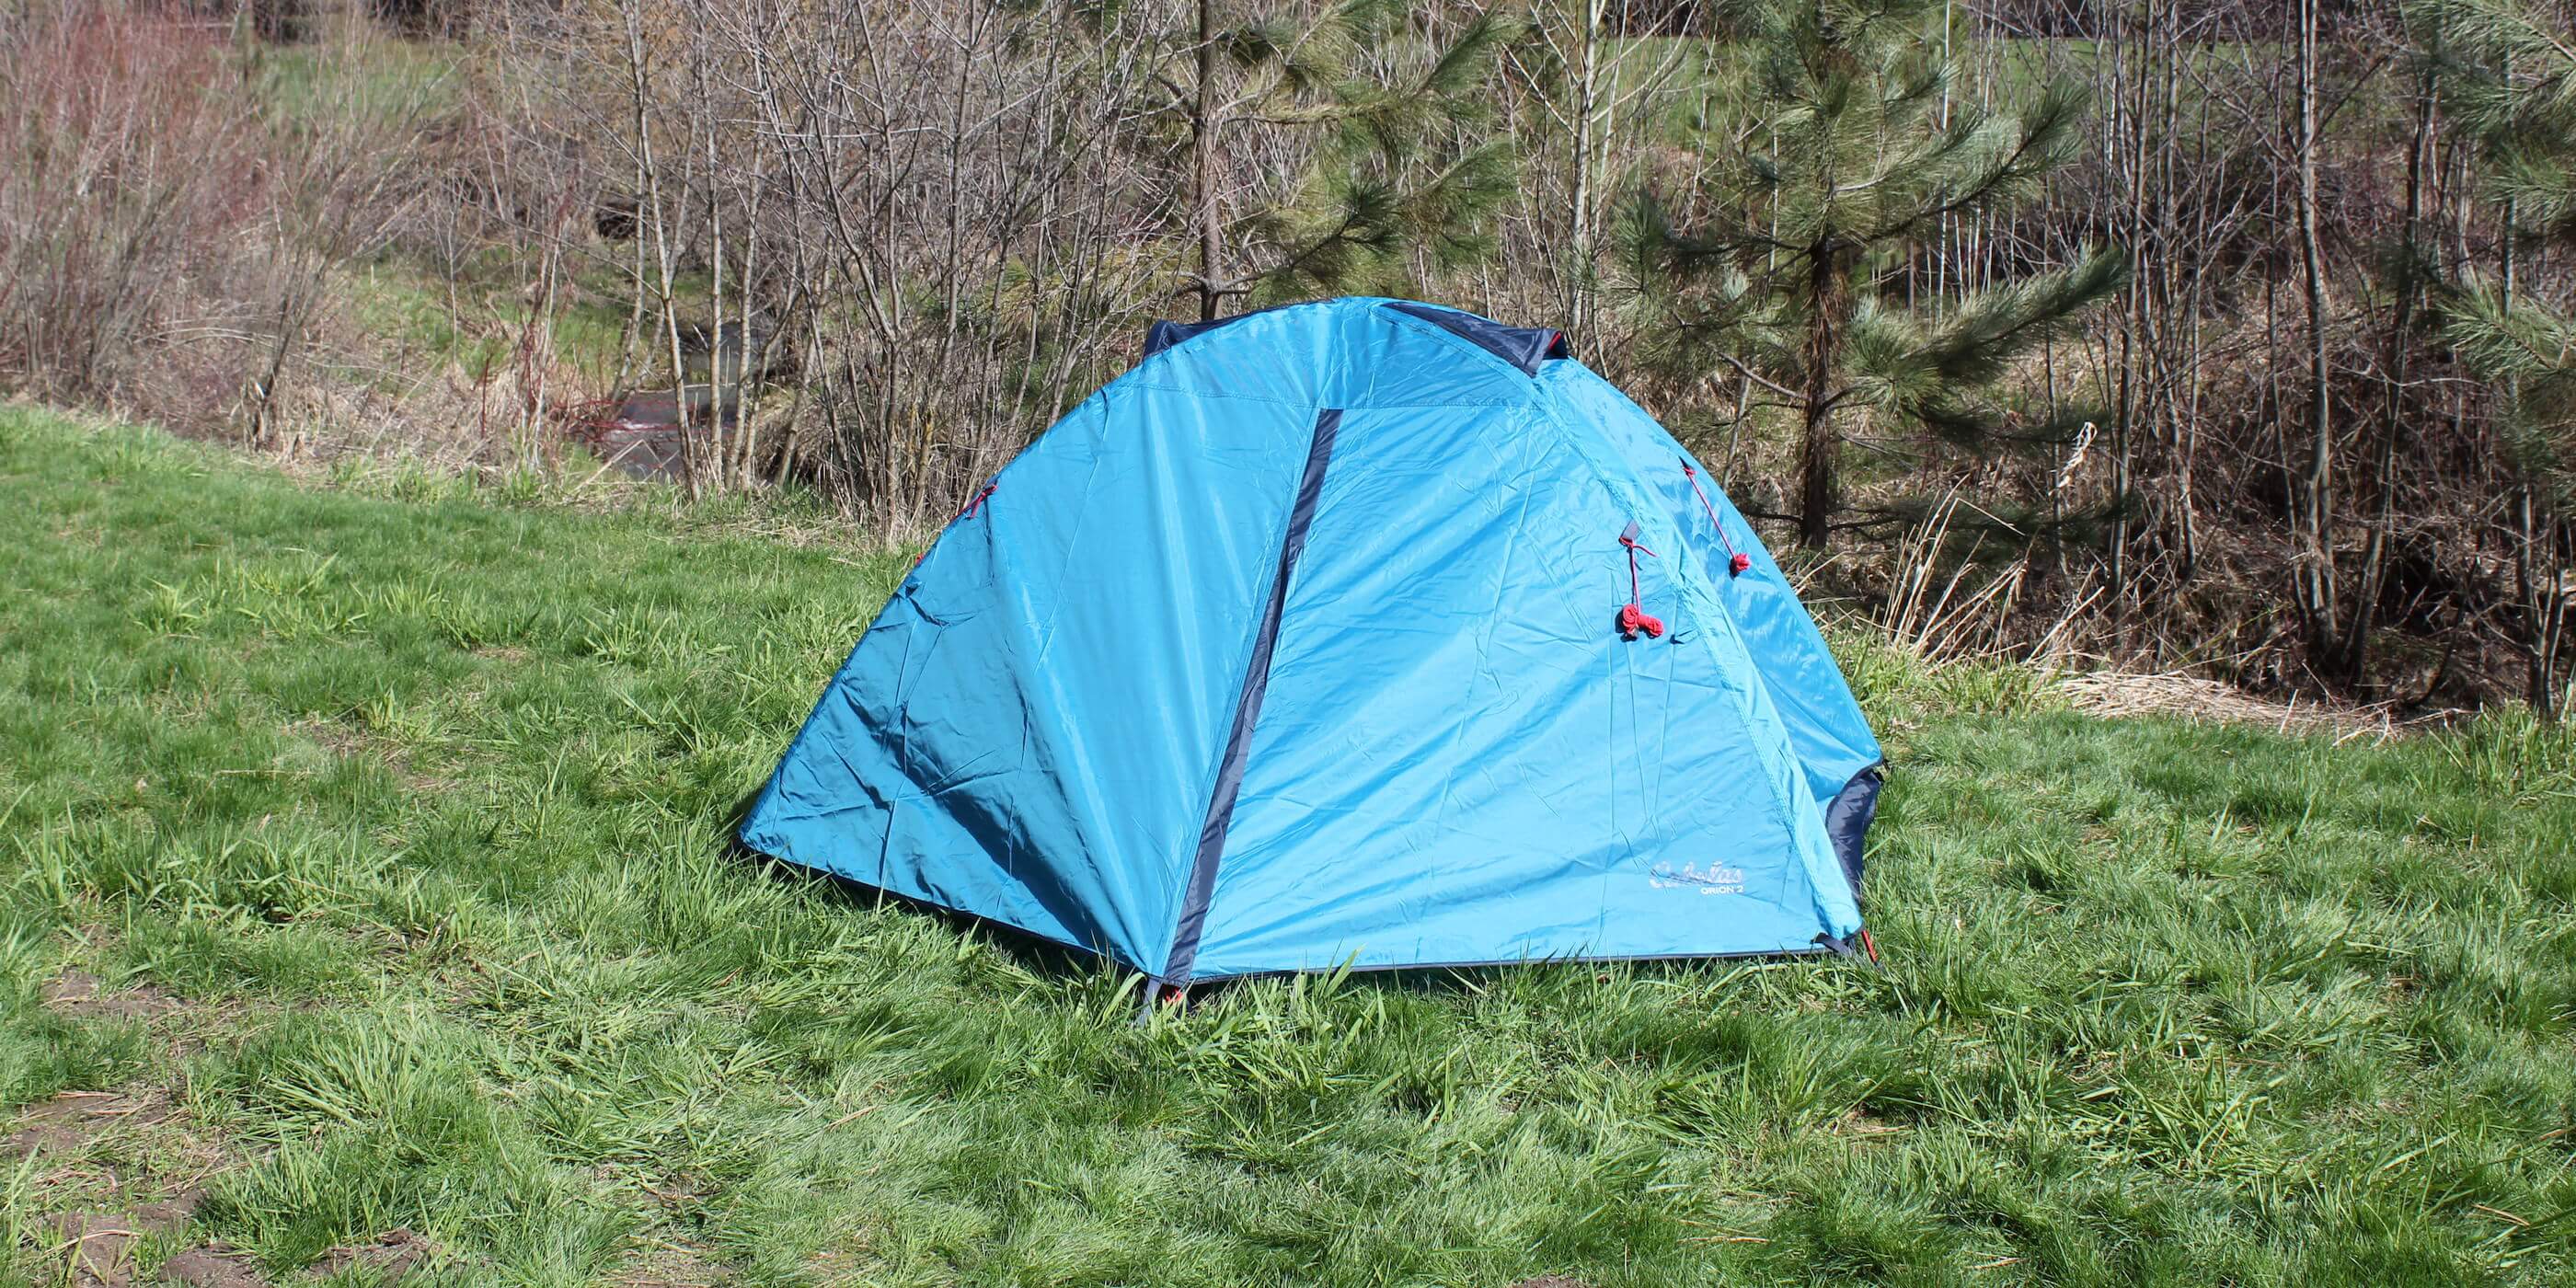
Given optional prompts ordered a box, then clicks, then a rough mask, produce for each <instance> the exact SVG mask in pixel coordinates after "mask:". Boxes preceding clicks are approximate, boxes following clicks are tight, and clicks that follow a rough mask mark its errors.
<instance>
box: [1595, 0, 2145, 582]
mask: <svg viewBox="0 0 2576 1288" xmlns="http://www.w3.org/2000/svg"><path fill="white" fill-rule="evenodd" d="M1945 12H1946V8H1945V6H1944V5H1943V4H1941V3H1940V0H1737V2H1736V3H1734V4H1733V5H1731V6H1730V7H1729V8H1728V9H1727V11H1726V14H1725V16H1726V19H1727V22H1726V34H1725V35H1723V36H1721V37H1720V39H1721V40H1722V41H1731V43H1732V45H1733V47H1732V48H1725V47H1722V48H1720V49H1719V50H1717V51H1715V56H1714V57H1713V58H1712V64H1713V65H1715V66H1719V67H1724V66H1727V65H1729V63H1730V57H1731V56H1733V55H1750V58H1749V59H1735V61H1736V62H1738V63H1741V62H1746V61H1749V62H1750V63H1751V64H1752V66H1753V80H1752V83H1751V85H1750V86H1749V89H1750V92H1749V93H1748V94H1747V95H1746V96H1745V98H1746V102H1747V109H1746V110H1747V112H1748V113H1749V119H1744V120H1734V119H1729V120H1725V121H1722V122H1712V123H1711V125H1709V126H1708V127H1704V128H1706V130H1707V132H1706V133H1705V134H1703V136H1702V138H1701V140H1700V150H1701V152H1702V153H1703V155H1704V157H1705V159H1706V161H1707V163H1708V164H1707V166H1706V168H1705V174H1706V178H1705V179H1703V180H1702V181H1701V182H1700V184H1699V186H1698V187H1697V189H1696V190H1695V191H1693V192H1690V193H1687V194H1679V195H1674V194H1667V193H1663V192H1658V191H1656V190H1654V189H1652V188H1648V189H1646V190H1644V191H1641V192H1640V194H1639V199H1638V201H1637V203H1636V206H1635V210H1634V216H1633V224H1632V228H1631V238H1630V244H1631V247H1632V250H1633V254H1634V257H1635V263H1634V265H1633V268H1634V270H1635V272H1636V274H1637V277H1638V281H1639V286H1640V288H1641V293H1642V298H1643V299H1644V301H1645V302H1646V304H1647V306H1648V307H1649V308H1650V309H1652V310H1653V311H1654V312H1655V313H1656V314H1657V321H1658V323H1659V325H1660V327H1661V329H1662V331H1663V333H1664V334H1665V335H1666V336H1667V337H1668V339H1667V345H1666V349H1665V351H1664V352H1663V353H1662V354H1661V355H1659V356H1660V358H1661V359H1662V360H1663V361H1665V362H1666V363H1668V364H1670V365H1672V366H1673V367H1675V368H1677V369H1679V370H1682V371H1685V372H1688V373H1691V374H1695V375H1703V376H1704V375H1712V374H1717V373H1718V372H1719V371H1720V370H1722V369H1731V370H1732V371H1733V372H1734V373H1735V375H1736V376H1738V377H1740V378H1741V379H1742V381H1744V382H1745V383H1746V384H1748V385H1749V386H1753V387H1758V388H1759V389H1760V390H1762V391H1765V392H1766V393H1767V395H1768V398H1767V399H1764V400H1763V401H1765V402H1767V403H1768V405H1770V406H1773V407H1778V408H1781V409H1783V410H1785V411H1787V412H1788V413H1789V414H1790V415H1791V416H1792V417H1794V419H1795V421H1796V424H1797V429H1798V466H1799V475H1800V487H1799V504H1798V532H1799V537H1800V540H1801V541H1802V542H1803V543H1804V544H1806V545H1808V546H1811V547H1817V548H1822V547H1824V546H1825V545H1827V544H1828V542H1829V540H1830V534H1831V531H1832V520H1833V516H1834V510H1835V506H1836V504H1837V499H1836V492H1837V486H1836V484H1837V474H1838V465H1839V457H1840V455H1841V449H1842V445H1843V442H1844V440H1845V438H1846V437H1847V433H1846V422H1847V421H1849V420H1851V419H1852V418H1854V417H1859V416H1867V417H1871V418H1873V422H1874V423H1875V424H1876V425H1877V426H1878V428H1879V429H1880V431H1881V432H1882V433H1884V432H1885V431H1887V430H1891V429H1895V428H1899V427H1911V428H1914V429H1918V430H1923V431H1929V432H1932V433H1937V434H1941V435H1943V436H1945V437H1949V438H1952V439H1958V440H1963V441H1975V440H1976V439H1978V438H1979V437H1981V436H1983V435H1984V434H1986V433H1987V432H1988V431H1990V430H1991V429H1993V428H1994V427H1995V426H1996V425H1997V424H1998V423H1999V422H2000V419H2001V410H2002V409H2001V408H2000V407H1999V405H1998V403H1997V401H1996V398H1997V393H1996V391H1997V385H1998V381H1999V378H2000V377H2001V376H2002V375H2003V373H2004V371H2005V369H2006V367H2007V365H2008V364H2009V363H2010V362H2011V360H2012V359H2013V358H2015V357H2016V356H2018V355H2020V354H2022V353H2025V352H2027V351H2029V350H2030V349H2031V348H2033V347H2035V346H2036V345H2038V344H2039V343H2040V342H2041V341H2043V340H2045V339H2047V338H2049V337H2052V336H2055V335H2059V334H2063V333H2064V332H2065V331H2067V330H2068V329H2069V328H2070V327H2071V325H2072V323H2073V322H2074V321H2075V319H2076V317H2077V315H2078V314H2080V313H2081V312H2082V311H2083V310H2084V309H2085V308H2086V307H2087V306H2089V305H2091V304H2093V303H2095V302H2097V301H2099V300H2101V299H2103V298H2104V297H2105V296H2108V295H2110V294H2111V293H2113V292H2115V291H2116V290H2118V289H2119V288H2120V286H2121V285H2122V283H2123V282H2124V281H2125V280H2126V275H2127V260H2126V257H2125V256H2123V255H2121V254H2118V253H2116V252H2110V251H2097V252H2094V253H2092V254H2089V255H2087V256H2085V257H2084V258H2083V259H2082V260H2081V261H2080V262H2078V263H2076V264H2074V265H2072V266H2069V267H2066V268H2063V269H2060V270H2057V271H2053V272H2044V273H2039V274H2034V275H2031V276H2027V277H2023V278H2021V279H2019V280H2016V281H2010V282H2006V283H2002V284H1999V285H1995V286H1992V287H1990V288H1989V289H1986V290H1983V291H1981V292H1977V293H1974V294H1972V295H1970V296H1968V297H1967V298H1966V299H1964V300H1959V301H1953V302H1951V303H1950V304H1949V306H1948V307H1947V308H1945V309H1943V310H1941V311H1939V312H1937V313H1933V312H1927V311H1921V310H1912V309H1908V308H1906V307H1904V306H1903V305H1902V304H1901V303H1899V302H1895V301H1891V300H1890V299H1888V298H1885V296H1884V295H1883V294H1882V292H1881V290H1880V289H1879V287H1880V284H1881V279H1882V278H1883V277H1885V276H1886V275H1887V274H1889V273H1890V272H1891V271H1892V270H1893V269H1894V268H1895V267H1896V266H1897V265H1898V264H1899V262H1900V260H1901V257H1902V256H1903V255H1904V254H1905V252H1907V251H1908V250H1909V249H1910V248H1911V247H1913V246H1914V245H1915V244H1916V243H1918V242H1919V241H1921V240H1924V239H1926V238H1928V237H1930V236H1933V235H1935V234H1937V233H1938V232H1939V231H1940V229H1941V228H1942V226H1943V221H1944V220H1945V219H1950V218H1953V217H1959V216H1965V215H1970V214H1973V213H1976V212H1979V211H1984V210H1990V209H1994V208H1997V207H2000V206H2002V205H2004V204H2006V203H2009V202H2011V201H2013V200H2015V199H2016V198H2019V197H2021V196H2023V195H2025V194H2027V193H2028V192H2029V191H2030V190H2031V189H2032V188H2033V187H2034V186H2035V185H2036V184H2037V183H2038V182H2039V181H2040V180H2041V179H2042V178H2044V177H2045V176H2047V175H2048V174H2049V173H2050V172H2051V171H2053V170H2055V169H2057V168H2058V166H2059V165H2061V164H2062V163H2063V162H2064V161H2065V160H2066V159H2067V157H2068V154H2069V151H2070V149H2071V148H2073V147H2075V146H2076V145H2077V143H2078V137H2077V133H2078V131H2077V127H2078V125H2079V124H2080V121H2081V117H2082V113H2083V107H2084V102H2083V98H2082V96H2081V95H2080V94H2079V93H2078V92H2076V91H2075V90H2073V89H2071V88H2068V87H2066V86H2064V85H2060V84H2051V85H2049V86H2047V87H2045V88H2043V89H2041V90H2040V91H2038V92H2037V93H2036V94H2033V95H2032V96H2030V99H2029V101H2028V102H2027V103H2026V104H2024V105H2023V106H2021V107H2020V108H2018V109H2017V110H2013V109H1995V108H1987V107H1983V106H1980V105H1979V104H1977V103H1975V102H1972V101H1968V100H1966V99H1954V98H1953V97H1952V96H1951V95H1950V93H1949V92H1948V90H1949V87H1950V85H1951V82H1952V78H1953V75H1954V67H1953V65H1952V63H1951V61H1950V59H1949V58H1948V56H1947V53H1946V46H1945V43H1944V42H1941V41H1939V40H1938V39H1937V36H1938V34H1939V32H1940V27H1939V23H1940V22H1941V21H1943V15H1944V14H1945ZM1677 212H1688V218H1689V223H1688V224H1687V226H1684V225H1683V224H1682V222H1681V217H1680V215H1679V214H1678V213H1677Z"/></svg>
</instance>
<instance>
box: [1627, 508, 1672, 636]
mask: <svg viewBox="0 0 2576 1288" xmlns="http://www.w3.org/2000/svg"><path fill="white" fill-rule="evenodd" d="M1619 544H1620V545H1621V546H1622V547H1624V548H1625V549H1626V550H1627V552H1628V602H1627V604H1626V606H1624V607H1622V608H1621V609H1620V610H1619V638H1621V639H1623V640H1632V639H1635V638H1637V634H1638V632H1640V631H1642V632H1644V633H1645V636H1646V638H1648V639H1659V638H1661V637H1662V636H1663V633H1664V619H1662V618H1660V617H1654V616H1651V615H1649V614H1648V613H1647V612H1646V606H1645V604H1644V603H1643V602H1642V601H1643V600H1644V598H1645V597H1644V595H1643V594H1642V593H1640V592H1639V590H1638V588H1637V552H1638V551H1640V550H1646V548H1645V547H1644V546H1641V545H1638V544H1637V525H1636V524H1633V523H1631V524H1629V525H1628V530H1627V531H1625V532H1622V533H1620V534H1619ZM1646 555H1647V557H1648V558H1662V556H1660V555H1657V554H1656V553H1655V552H1654V551H1652V550H1646Z"/></svg>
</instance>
